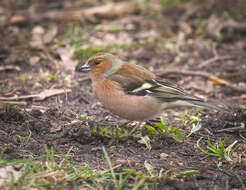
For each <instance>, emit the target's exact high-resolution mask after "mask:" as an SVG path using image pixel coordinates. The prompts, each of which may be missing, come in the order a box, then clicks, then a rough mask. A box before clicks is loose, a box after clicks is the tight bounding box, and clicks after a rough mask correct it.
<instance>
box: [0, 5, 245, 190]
mask: <svg viewBox="0 0 246 190" xmlns="http://www.w3.org/2000/svg"><path fill="white" fill-rule="evenodd" d="M6 2H7V1H6ZM52 2H54V3H53V4H52V3H50V4H49V3H47V4H45V3H40V4H39V3H37V2H36V1H33V4H34V5H35V6H37V7H38V8H39V7H41V8H42V10H44V11H45V10H50V9H51V8H61V7H62V8H64V9H66V8H67V7H66V6H69V5H66V4H65V2H63V1H52ZM91 4H92V3H87V4H86V6H91ZM30 5H31V4H25V3H23V4H21V5H15V6H10V5H8V3H5V4H4V3H3V4H2V5H0V7H5V8H6V9H7V10H9V11H12V12H15V11H20V10H26V9H28V8H29V9H30ZM81 6H82V5H81ZM84 6H85V5H84ZM38 8H37V9H38ZM175 10H177V11H176V12H175ZM175 10H174V12H172V15H171V13H170V16H169V17H168V12H161V13H160V15H159V16H155V15H154V16H153V15H151V14H135V15H129V16H126V17H125V18H120V19H119V20H120V22H122V23H126V25H129V26H133V28H134V29H132V30H129V31H127V30H126V31H124V30H123V31H116V32H108V33H110V34H112V35H113V36H114V35H115V36H117V38H121V37H122V36H124V35H125V34H126V33H127V37H129V38H130V39H131V40H134V41H137V40H138V38H140V37H139V36H140V34H141V33H142V34H143V35H144V33H146V35H147V36H148V35H151V32H153V31H154V32H156V31H157V33H158V34H160V33H165V32H169V33H172V35H177V34H178V31H179V30H180V28H178V27H179V25H178V24H177V23H176V21H177V18H179V17H182V11H181V12H180V11H178V10H179V9H175ZM204 11H206V9H204ZM213 11H214V10H210V12H206V14H205V13H204V14H203V12H200V13H199V14H198V13H194V14H195V15H194V16H191V17H189V18H188V19H187V20H185V22H187V23H188V24H189V25H190V26H194V25H193V23H194V22H196V19H197V18H198V17H199V16H200V18H206V17H207V18H209V16H210V15H212V14H214V12H213ZM180 15H181V16H180ZM162 18H163V19H164V18H165V19H167V18H168V19H169V22H171V23H172V24H167V25H165V23H164V22H162V21H161V20H162ZM235 19H236V20H238V22H239V21H240V22H241V21H243V19H242V18H237V17H236V18H235ZM111 22H112V20H110V19H109V20H108V19H99V20H96V23H94V22H91V21H83V22H80V23H79V25H80V27H81V28H83V31H84V32H87V34H83V33H82V35H85V36H90V37H88V38H91V36H93V37H95V38H98V39H100V36H101V35H102V33H103V35H106V33H107V32H105V31H104V32H98V31H92V30H91V29H92V28H93V27H94V26H95V24H97V23H100V24H108V23H111ZM114 22H116V23H117V22H118V21H117V19H116V20H115V21H114ZM54 23H55V24H56V25H57V26H58V28H59V32H58V34H57V35H60V34H62V33H63V32H64V31H65V30H66V28H67V27H71V23H67V22H55V21H52V20H48V21H47V20H43V21H40V22H38V23H35V22H26V23H22V24H19V25H6V26H4V27H1V28H0V39H1V42H0V43H1V46H0V66H6V65H12V66H18V67H19V68H21V70H15V69H10V70H2V71H0V96H1V97H3V96H4V97H8V96H13V95H17V96H20V95H28V94H35V93H37V92H40V91H42V90H44V89H49V88H51V87H52V86H55V87H63V85H64V83H63V82H61V80H62V79H60V78H56V79H55V80H50V81H48V82H47V81H45V80H40V81H36V80H35V77H33V78H27V79H25V81H24V82H23V81H21V76H23V74H26V75H32V74H33V73H38V72H40V69H42V71H43V72H50V73H56V70H55V68H54V66H53V65H52V63H51V62H50V60H49V59H48V58H47V57H46V56H45V55H46V54H45V52H44V51H43V50H33V49H32V48H30V46H29V45H28V43H29V40H30V39H31V31H32V28H33V27H34V26H36V25H41V26H43V27H44V28H48V27H49V25H51V24H54ZM167 30H170V31H167ZM229 30H230V29H229ZM164 31H165V32H164ZM225 32H226V35H228V37H227V38H226V40H221V41H220V40H217V39H213V37H211V36H209V35H208V36H206V35H205V36H203V37H201V38H200V37H199V34H196V33H195V32H193V33H191V34H189V35H188V36H187V38H188V39H190V40H194V41H195V42H194V43H195V44H196V45H195V46H193V47H185V48H184V47H181V49H182V48H184V49H185V50H183V51H182V50H181V51H182V52H183V53H184V55H183V57H181V61H180V63H176V64H175V63H174V59H175V57H176V56H177V54H176V53H173V52H171V53H170V52H167V51H163V50H160V47H158V46H157V47H156V46H155V45H153V44H148V45H141V46H137V47H134V48H130V49H118V50H114V53H115V54H117V55H119V56H120V57H121V58H122V59H124V60H135V61H136V62H137V63H138V64H140V65H142V66H145V67H147V68H149V69H150V70H152V71H153V72H156V73H157V74H162V73H163V72H165V70H166V69H169V68H171V69H176V70H189V71H203V72H207V73H210V74H213V75H216V76H218V77H219V78H221V79H222V78H223V79H224V80H226V81H229V82H230V84H233V85H235V86H237V87H238V88H237V89H236V88H232V87H230V86H228V85H219V84H215V83H211V82H210V81H208V80H207V79H206V78H204V77H199V76H189V75H188V76H187V75H173V74H172V75H168V76H167V78H168V80H170V81H172V82H175V83H178V84H179V85H180V86H182V87H183V88H185V89H186V90H187V91H190V92H191V93H192V94H195V95H201V96H202V97H204V98H206V99H207V100H208V101H211V102H215V103H218V102H219V104H221V105H223V106H226V107H229V109H230V110H231V113H221V112H215V111H213V110H210V111H208V110H204V111H202V129H201V130H200V131H198V132H197V133H195V134H193V135H191V136H190V137H189V138H186V139H185V141H184V142H182V143H179V142H176V141H175V140H173V139H172V138H170V137H166V138H163V137H156V138H154V139H153V142H152V143H151V145H152V149H151V150H148V149H147V148H146V147H145V146H144V145H142V144H139V143H138V142H137V141H138V139H137V138H130V139H113V138H110V137H107V136H104V135H98V134H96V133H93V131H92V129H93V126H94V125H95V124H98V125H101V126H104V127H106V128H109V129H111V128H112V127H113V126H120V125H121V124H122V123H124V122H125V120H122V119H120V118H119V117H117V116H114V115H112V114H111V113H110V112H109V111H107V110H105V109H104V108H103V106H102V105H101V104H100V103H98V101H97V100H96V98H95V95H94V94H93V92H92V89H91V87H90V84H91V82H90V80H88V79H87V78H86V77H87V75H86V74H80V73H79V74H78V73H76V74H74V75H73V78H72V79H71V83H72V85H71V87H70V89H71V90H72V92H70V93H67V94H61V95H57V96H53V97H49V98H47V99H45V100H42V101H34V100H32V99H28V100H25V101H26V102H27V105H12V104H11V105H1V102H0V147H1V148H2V149H4V156H5V158H8V159H17V158H25V157H29V156H35V157H39V156H40V159H41V160H42V159H45V157H44V155H45V150H46V149H45V148H50V147H53V148H54V150H55V154H56V155H55V156H56V159H57V161H59V160H60V159H61V156H60V155H62V154H65V153H66V152H67V151H68V150H69V149H70V148H71V147H72V154H71V156H70V157H69V159H70V160H71V162H72V163H75V164H81V165H83V164H86V163H88V164H89V165H90V166H91V167H92V168H94V169H105V168H107V164H106V162H105V158H104V155H103V153H102V149H101V148H102V146H104V147H105V148H106V150H107V151H108V154H109V156H110V158H111V159H112V161H113V162H115V161H116V160H120V159H123V160H132V161H133V162H134V163H136V164H135V165H133V166H122V167H125V168H129V167H131V168H134V169H136V170H140V171H144V172H146V170H145V168H144V161H148V162H149V163H151V165H152V166H153V167H154V168H156V169H157V170H160V169H161V168H163V169H164V171H166V170H169V169H172V168H176V169H177V170H178V171H183V170H188V169H195V170H199V174H197V175H193V176H191V177H187V178H186V179H185V180H184V182H165V183H164V184H160V186H159V187H160V188H167V189H213V188H215V187H226V188H229V189H232V188H235V189H244V188H245V186H246V157H245V156H246V148H245V146H246V145H245V138H246V134H245V131H242V132H240V129H239V127H240V126H241V125H242V123H244V124H245V123H246V101H245V94H246V91H244V90H240V89H243V88H244V89H245V88H246V87H245V86H246V77H245V76H246V63H245V60H246V52H245V50H246V45H245V44H246V35H245V34H246V33H245V30H241V29H240V30H235V31H233V32H230V31H229V32H228V30H227V29H226V31H225ZM168 35H170V34H168ZM172 35H170V38H171V36H172ZM204 39H205V40H204ZM199 40H200V41H201V42H200V41H199ZM206 40H207V41H209V42H211V41H216V50H217V54H218V55H220V56H225V55H226V56H231V57H232V58H231V59H225V60H217V61H214V62H212V63H210V64H207V65H206V66H204V67H203V68H202V69H201V68H199V64H200V63H202V62H203V61H204V60H208V59H211V58H212V57H213V56H214V52H213V50H212V48H211V47H207V46H206V45H204V43H205V41H206ZM197 41H198V42H197ZM87 42H88V41H86V39H85V41H84V43H85V44H86V43H87ZM154 44H155V43H154ZM199 44H200V45H199ZM186 45H187V44H186ZM49 51H52V50H49ZM41 54H42V55H41ZM54 54H55V53H54ZM34 55H36V56H40V57H41V59H40V61H39V62H38V63H36V64H34V65H32V64H31V63H30V59H29V58H30V57H32V56H34ZM82 79H84V80H82ZM238 89H239V90H238ZM183 110H184V108H180V109H175V110H167V112H166V113H165V116H166V117H167V118H168V122H170V123H175V121H174V114H177V113H182V112H183ZM192 110H194V109H190V113H191V112H192ZM79 114H83V115H85V114H86V115H88V116H91V117H92V119H91V120H90V121H86V120H83V119H77V120H76V122H72V121H73V120H75V119H76V118H77V116H78V115H79ZM180 127H181V128H182V129H183V130H188V129H185V128H184V126H180ZM222 129H225V130H224V131H222V132H220V130H222ZM226 129H228V130H226ZM137 133H145V131H144V130H142V131H138V132H137ZM187 133H188V132H187ZM240 135H241V136H244V138H242V137H241V136H240ZM225 136H227V142H226V145H227V146H228V145H230V144H232V143H233V142H235V141H237V142H238V144H241V146H240V148H239V149H237V150H236V154H235V155H234V157H233V159H235V160H234V162H233V163H230V162H227V161H225V160H219V159H218V158H217V157H211V156H206V155H205V154H204V153H202V152H201V151H200V150H199V149H198V148H197V147H196V144H197V141H198V140H199V139H200V138H201V137H202V140H201V141H200V145H201V146H202V147H203V148H206V140H207V139H208V138H210V140H211V141H212V142H216V141H217V140H218V139H219V138H221V139H224V137H225ZM161 153H166V154H167V155H168V157H167V158H166V159H161V158H160V154H161ZM240 156H241V161H238V160H236V158H238V157H240ZM219 162H222V163H223V164H222V166H220V167H218V163H219Z"/></svg>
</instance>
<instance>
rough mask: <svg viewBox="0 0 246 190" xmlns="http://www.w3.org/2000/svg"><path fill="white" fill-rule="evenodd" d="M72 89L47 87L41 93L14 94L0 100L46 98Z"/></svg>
mask: <svg viewBox="0 0 246 190" xmlns="http://www.w3.org/2000/svg"><path fill="white" fill-rule="evenodd" d="M71 91H72V90H71V89H46V90H44V91H42V92H40V93H39V94H32V95H26V96H14V97H0V100H6V101H11V100H21V99H29V98H33V99H34V100H39V101H40V100H44V99H46V98H48V97H50V96H55V95H58V94H64V93H68V92H71Z"/></svg>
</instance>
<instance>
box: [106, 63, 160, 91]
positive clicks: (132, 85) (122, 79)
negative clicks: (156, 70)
mask: <svg viewBox="0 0 246 190" xmlns="http://www.w3.org/2000/svg"><path fill="white" fill-rule="evenodd" d="M107 78H108V79H110V80H113V81H115V82H117V83H119V84H120V86H121V87H122V88H123V89H124V91H126V92H129V91H132V90H134V89H136V88H139V87H140V86H142V84H143V83H144V82H145V80H151V79H155V78H156V76H155V75H154V74H153V73H151V72H150V71H148V70H147V69H145V68H143V67H141V66H138V65H134V64H130V63H125V64H124V65H123V66H122V67H121V68H120V69H119V70H118V71H116V72H115V73H114V74H112V75H110V76H108V77H107Z"/></svg>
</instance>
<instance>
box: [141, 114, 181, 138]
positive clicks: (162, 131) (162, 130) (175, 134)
mask: <svg viewBox="0 0 246 190" xmlns="http://www.w3.org/2000/svg"><path fill="white" fill-rule="evenodd" d="M145 127H146V129H147V130H148V131H150V132H151V133H153V134H157V135H160V136H169V137H172V138H173V139H174V140H176V141H178V142H183V140H184V137H185V133H184V132H182V131H181V130H180V129H178V128H177V127H174V126H172V125H169V124H168V123H167V121H166V120H165V118H164V117H161V122H160V123H156V124H155V126H150V125H146V126H145Z"/></svg>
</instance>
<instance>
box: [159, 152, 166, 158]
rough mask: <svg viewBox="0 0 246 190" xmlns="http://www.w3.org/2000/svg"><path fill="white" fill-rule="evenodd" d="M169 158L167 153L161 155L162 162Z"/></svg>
mask: <svg viewBox="0 0 246 190" xmlns="http://www.w3.org/2000/svg"><path fill="white" fill-rule="evenodd" d="M167 157H168V154H166V153H164V152H162V153H161V154H160V159H161V160H166V159H167Z"/></svg>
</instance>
